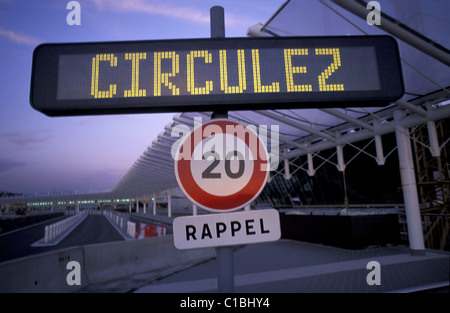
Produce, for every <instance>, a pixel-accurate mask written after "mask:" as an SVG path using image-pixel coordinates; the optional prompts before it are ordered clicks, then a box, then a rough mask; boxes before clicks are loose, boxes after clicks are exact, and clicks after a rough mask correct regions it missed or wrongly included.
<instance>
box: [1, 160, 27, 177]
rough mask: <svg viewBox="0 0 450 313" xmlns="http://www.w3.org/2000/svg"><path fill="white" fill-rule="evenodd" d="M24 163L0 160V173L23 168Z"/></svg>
mask: <svg viewBox="0 0 450 313" xmlns="http://www.w3.org/2000/svg"><path fill="white" fill-rule="evenodd" d="M25 165H26V163H24V162H19V161H15V160H11V159H4V158H2V159H0V173H1V172H5V171H8V170H10V169H13V168H15V167H21V166H25Z"/></svg>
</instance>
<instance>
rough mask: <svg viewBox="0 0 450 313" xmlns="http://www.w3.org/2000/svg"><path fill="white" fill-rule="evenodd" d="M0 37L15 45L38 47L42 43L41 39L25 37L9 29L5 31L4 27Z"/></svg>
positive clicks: (0, 28)
mask: <svg viewBox="0 0 450 313" xmlns="http://www.w3.org/2000/svg"><path fill="white" fill-rule="evenodd" d="M0 37H4V38H6V39H8V40H10V41H13V42H15V43H18V44H24V45H28V46H36V45H37V44H38V43H39V42H40V41H39V39H37V38H35V37H32V36H28V35H24V34H21V33H18V32H15V31H12V30H9V29H4V28H2V27H0Z"/></svg>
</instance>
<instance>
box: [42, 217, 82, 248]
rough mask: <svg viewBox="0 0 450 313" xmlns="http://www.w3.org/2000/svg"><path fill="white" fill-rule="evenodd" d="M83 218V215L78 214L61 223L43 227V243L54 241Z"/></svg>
mask: <svg viewBox="0 0 450 313" xmlns="http://www.w3.org/2000/svg"><path fill="white" fill-rule="evenodd" d="M84 217H85V215H84V214H83V213H78V214H76V215H73V216H71V217H68V218H66V219H64V220H62V221H59V222H56V223H53V224H50V225H47V226H45V235H44V243H49V242H52V241H55V240H56V239H58V237H59V236H61V235H62V234H64V233H65V232H66V231H67V230H68V229H70V228H71V227H72V226H74V225H75V224H77V223H78V222H79V221H80V220H81V219H83V218H84Z"/></svg>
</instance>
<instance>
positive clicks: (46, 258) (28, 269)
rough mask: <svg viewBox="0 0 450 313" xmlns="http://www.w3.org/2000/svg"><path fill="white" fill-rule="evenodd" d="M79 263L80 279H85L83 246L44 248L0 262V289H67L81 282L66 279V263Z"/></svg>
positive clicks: (75, 287)
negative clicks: (46, 250) (41, 251)
mask: <svg viewBox="0 0 450 313" xmlns="http://www.w3.org/2000/svg"><path fill="white" fill-rule="evenodd" d="M70 261H78V262H79V263H80V264H81V281H82V282H85V281H87V276H86V273H85V272H84V271H83V265H82V264H83V247H73V248H67V249H61V250H58V251H52V252H45V253H41V254H38V255H32V256H28V257H24V258H20V259H15V260H10V261H6V262H3V263H0V277H1V283H0V292H1V293H5V292H24V293H30V292H71V291H77V290H78V289H80V287H81V286H69V285H68V284H67V282H66V277H67V274H69V272H70V271H69V270H67V269H66V266H67V263H68V262H70Z"/></svg>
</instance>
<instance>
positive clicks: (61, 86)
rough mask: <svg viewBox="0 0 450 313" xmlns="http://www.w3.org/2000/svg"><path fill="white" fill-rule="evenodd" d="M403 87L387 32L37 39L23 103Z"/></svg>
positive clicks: (85, 109)
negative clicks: (39, 41) (68, 41)
mask: <svg viewBox="0 0 450 313" xmlns="http://www.w3.org/2000/svg"><path fill="white" fill-rule="evenodd" d="M403 93H404V88H403V79H402V73H401V66H400V61H399V55H398V47H397V43H396V42H395V40H394V39H393V38H391V37H388V36H346V37H281V38H226V39H191V40H164V41H133V42H103V43H78V44H44V45H40V46H38V47H37V48H36V49H35V51H34V56H33V73H32V82H31V95H30V102H31V105H32V106H33V107H34V108H35V109H36V110H38V111H41V112H43V113H45V114H47V115H50V116H62V115H91V114H120V113H146V112H147V113H151V112H154V113H156V112H186V111H214V110H222V111H223V110H260V109H285V108H322V107H368V106H383V105H386V104H388V103H390V102H392V101H395V100H398V99H399V98H400V97H401V96H402V95H403Z"/></svg>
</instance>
